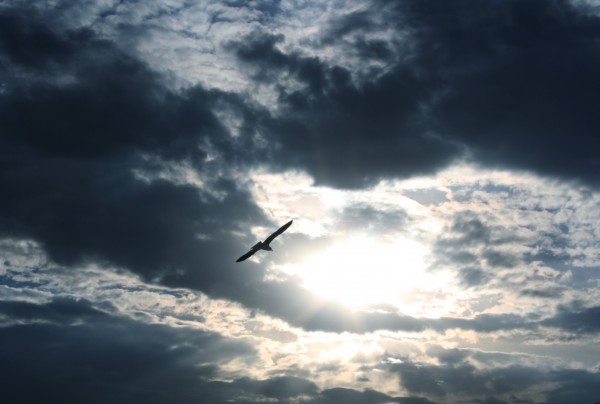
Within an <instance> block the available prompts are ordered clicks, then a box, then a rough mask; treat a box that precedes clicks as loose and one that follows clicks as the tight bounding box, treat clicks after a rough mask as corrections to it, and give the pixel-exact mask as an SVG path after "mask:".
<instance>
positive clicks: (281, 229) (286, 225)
mask: <svg viewBox="0 0 600 404" xmlns="http://www.w3.org/2000/svg"><path fill="white" fill-rule="evenodd" d="M293 221H294V220H293V219H292V220H290V221H289V222H287V223H286V224H284V225H283V226H281V227H280V228H279V229H277V230H275V233H273V234H271V235H270V236H269V237H267V239H266V240H265V241H264V243H265V244H267V245H269V243H270V242H271V241H273V239H274V238H275V237H277V236H279V235H280V234H281V233H283V232H284V231H286V230H287V228H288V227H290V226H291V225H292V222H293Z"/></svg>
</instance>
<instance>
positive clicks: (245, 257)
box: [235, 248, 258, 262]
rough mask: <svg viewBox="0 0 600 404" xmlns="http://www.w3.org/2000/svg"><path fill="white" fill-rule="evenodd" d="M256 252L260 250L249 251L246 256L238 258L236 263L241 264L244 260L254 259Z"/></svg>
mask: <svg viewBox="0 0 600 404" xmlns="http://www.w3.org/2000/svg"><path fill="white" fill-rule="evenodd" d="M256 251H258V250H256V249H254V248H253V249H252V250H250V251H248V252H247V253H246V254H244V255H242V256H241V257H240V258H238V259H237V260H236V261H235V262H241V261H244V260H246V259H248V258H250V257H252V256H253V255H254V253H255V252H256Z"/></svg>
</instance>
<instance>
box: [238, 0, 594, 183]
mask: <svg viewBox="0 0 600 404" xmlns="http://www.w3.org/2000/svg"><path fill="white" fill-rule="evenodd" d="M490 8H492V9H493V10H494V12H493V13H490ZM374 21H379V22H382V24H383V25H382V26H383V27H386V28H389V27H392V29H393V30H394V31H395V32H396V38H394V39H393V40H392V41H391V42H389V43H388V42H382V41H381V40H379V42H370V43H367V42H366V41H367V40H366V39H365V37H364V35H362V33H364V32H373V31H375V29H376V28H374V27H376V26H377V24H375V23H374ZM352 23H355V26H353V25H352ZM380 29H381V28H380ZM599 34H600V18H599V17H597V16H596V15H593V14H591V13H589V12H588V10H586V9H585V8H578V7H577V6H576V5H574V4H573V2H568V1H566V0H552V1H545V0H535V1H528V2H522V1H516V0H510V1H494V2H493V4H489V3H483V2H478V1H474V0H461V1H453V2H441V3H440V2H436V1H431V0H426V1H422V2H415V1H399V2H394V3H388V2H384V1H375V2H372V3H371V6H370V7H367V8H365V9H363V10H362V11H360V12H354V13H352V14H349V15H347V16H345V17H343V18H338V19H337V20H333V22H332V23H331V26H330V27H329V28H328V29H327V30H326V32H325V33H323V38H324V42H323V43H324V44H325V45H327V46H334V45H337V44H339V43H344V46H347V45H348V42H349V41H348V40H347V38H348V37H349V36H351V37H352V38H358V39H356V40H355V41H354V43H355V45H354V46H355V51H356V52H358V53H361V52H362V53H363V57H364V58H365V59H382V60H384V61H385V65H386V69H385V70H381V69H380V70H379V71H375V72H374V73H373V74H372V75H370V76H369V77H367V78H366V79H364V80H362V81H358V82H357V81H356V80H353V78H352V77H351V76H352V74H351V72H350V71H349V70H348V69H346V68H343V67H340V66H335V65H331V64H328V62H325V61H324V60H321V59H318V58H316V57H308V56H302V55H301V54H300V53H298V52H293V51H291V52H289V53H286V52H284V51H283V50H281V49H279V48H278V47H277V45H278V44H280V43H282V41H283V37H282V36H281V35H273V34H269V33H260V32H255V33H254V34H252V35H250V36H248V37H246V38H245V39H242V40H240V41H238V42H237V43H235V44H230V45H229V46H230V48H231V49H233V50H234V52H235V53H236V54H237V56H238V58H239V59H240V60H241V61H243V62H244V63H245V64H247V65H249V66H252V67H253V68H254V69H255V70H254V71H255V73H256V76H255V77H256V78H258V79H259V80H261V81H267V80H268V81H270V82H277V80H281V81H280V82H281V83H283V82H285V80H286V79H293V80H295V81H296V82H298V83H300V84H302V85H303V87H300V88H298V87H297V86H295V87H294V89H293V90H292V89H288V88H286V87H285V85H279V86H278V91H279V107H280V113H279V115H278V116H277V117H276V119H275V120H273V121H272V122H271V123H270V124H269V125H268V126H269V130H268V132H267V133H270V135H269V138H270V139H271V141H273V142H277V144H279V145H280V147H282V149H283V150H285V153H281V154H280V155H281V156H285V160H282V159H277V158H275V163H276V164H279V165H281V166H283V167H289V166H293V167H300V168H304V169H306V170H308V172H309V173H311V174H312V175H313V176H314V177H315V178H316V180H317V181H318V182H323V183H328V184H332V185H336V186H342V187H355V186H361V185H365V184H367V183H369V182H372V181H376V180H377V179H379V178H381V177H396V178H397V177H406V176H410V175H415V174H422V173H430V172H432V171H434V170H436V169H439V168H441V167H444V166H445V165H447V164H448V163H449V162H451V161H452V160H453V159H454V158H456V157H458V156H461V155H462V153H463V151H464V150H465V148H466V149H468V150H470V152H471V153H472V155H473V158H474V159H475V160H477V161H479V162H482V163H484V164H487V165H492V166H497V165H501V166H506V167H517V168H524V169H531V170H534V171H537V172H538V173H541V174H547V175H553V176H558V177H562V178H568V179H577V180H581V181H583V182H584V183H587V184H591V185H598V177H597V176H596V175H595V173H596V172H597V171H598V169H599V167H600V161H599V160H598V157H597V156H596V154H595V151H596V150H597V149H598V148H599V147H600V144H599V143H598V142H599V141H598V139H599V137H598V136H597V135H596V133H597V132H598V128H600V117H599V116H598V114H596V113H595V109H594V108H595V105H597V104H598V102H599V101H600V100H599V97H600V96H599V95H598V94H600V92H599V91H598V89H599V88H600V78H599V77H598V75H597V74H595V72H596V71H598V70H600V52H599V51H598V48H597V46H596V45H597V41H596V38H597V36H598V35H599ZM336 37H337V42H336ZM350 42H352V41H350Z"/></svg>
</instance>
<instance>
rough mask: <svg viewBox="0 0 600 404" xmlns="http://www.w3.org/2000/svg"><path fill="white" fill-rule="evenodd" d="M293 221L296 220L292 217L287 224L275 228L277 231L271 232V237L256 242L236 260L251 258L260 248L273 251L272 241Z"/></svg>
mask: <svg viewBox="0 0 600 404" xmlns="http://www.w3.org/2000/svg"><path fill="white" fill-rule="evenodd" d="M293 221H294V220H293V219H292V220H290V221H289V222H287V223H286V224H284V225H283V226H281V227H280V228H279V229H277V230H275V232H274V233H273V234H271V235H270V236H269V237H267V238H266V239H265V241H259V242H258V243H256V244H255V245H254V246H253V247H252V248H251V249H250V251H248V252H247V253H246V254H244V255H242V256H241V257H240V258H238V259H237V260H236V261H235V262H240V261H244V260H246V259H248V258H250V257H251V256H252V255H254V253H255V252H257V251H258V250H265V251H273V249H272V248H271V245H270V244H271V241H273V240H274V239H275V237H277V236H279V235H280V234H281V233H283V232H284V231H286V230H287V228H288V227H290V226H291V225H292V222H293Z"/></svg>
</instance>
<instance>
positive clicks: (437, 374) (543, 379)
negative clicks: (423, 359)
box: [390, 361, 600, 403]
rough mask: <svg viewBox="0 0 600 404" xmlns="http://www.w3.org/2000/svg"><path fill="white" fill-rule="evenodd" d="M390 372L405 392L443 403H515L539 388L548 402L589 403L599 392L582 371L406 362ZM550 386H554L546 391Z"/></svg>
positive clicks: (595, 380)
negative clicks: (472, 399) (470, 400)
mask: <svg viewBox="0 0 600 404" xmlns="http://www.w3.org/2000/svg"><path fill="white" fill-rule="evenodd" d="M390 370H391V371H392V372H394V373H397V374H398V375H399V377H400V384H401V385H402V386H403V387H404V388H405V389H406V390H407V391H408V392H409V393H413V394H423V395H425V396H428V397H432V398H442V397H443V398H445V399H446V400H452V399H455V400H458V399H459V398H460V399H462V400H466V399H468V397H471V398H478V399H480V400H489V401H481V402H519V401H517V400H522V399H526V398H527V395H526V394H524V393H525V392H526V391H527V389H540V390H542V391H543V392H544V394H545V395H547V396H548V397H549V398H550V400H549V402H560V403H567V402H593V400H595V399H596V398H597V396H598V394H599V392H600V388H599V387H597V385H598V384H597V383H598V381H600V374H598V373H595V372H589V371H585V370H573V369H565V370H560V371H547V372H544V371H541V370H539V369H536V368H532V367H526V366H517V365H513V366H508V367H498V368H491V369H478V368H476V367H475V366H473V365H472V364H470V363H469V362H467V361H459V362H457V363H454V362H453V363H448V362H445V363H443V364H442V365H441V366H436V365H430V364H418V363H413V362H410V361H406V362H404V363H400V364H394V365H391V366H390ZM550 383H552V384H554V386H553V387H551V388H550V389H548V388H547V386H548V384H550ZM552 384H550V386H552ZM555 386H559V387H555ZM577 389H579V390H577ZM493 400H498V401H493ZM525 402H531V401H525Z"/></svg>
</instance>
